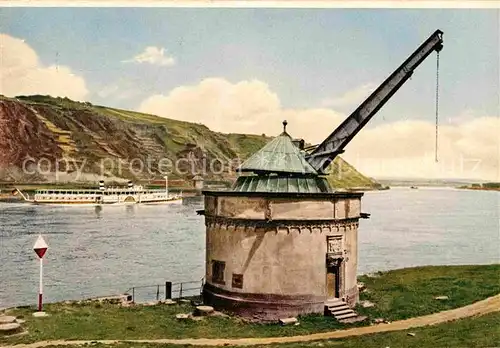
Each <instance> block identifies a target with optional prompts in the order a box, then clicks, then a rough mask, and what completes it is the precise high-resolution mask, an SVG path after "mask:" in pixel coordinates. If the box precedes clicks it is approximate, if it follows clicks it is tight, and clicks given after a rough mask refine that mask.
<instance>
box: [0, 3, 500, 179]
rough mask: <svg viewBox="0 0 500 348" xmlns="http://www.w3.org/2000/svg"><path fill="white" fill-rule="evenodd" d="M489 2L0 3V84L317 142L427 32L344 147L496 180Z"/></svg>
mask: <svg viewBox="0 0 500 348" xmlns="http://www.w3.org/2000/svg"><path fill="white" fill-rule="evenodd" d="M499 18H500V15H499V10H498V9H474V10H472V9H462V10H460V9H335V8H329V9H325V8H322V9H307V8H274V9H271V8H230V9H229V8H109V7H108V8H33V7H23V8H15V7H14V8H7V7H4V8H0V33H1V36H0V45H1V46H0V48H1V50H2V61H1V64H0V73H1V75H0V77H1V81H2V83H1V84H0V94H4V95H7V96H15V95H21V94H50V95H53V96H56V95H58V96H67V97H69V98H72V99H76V100H85V101H90V102H92V103H94V104H100V105H106V106H113V107H117V108H123V109H132V110H138V111H143V112H148V113H153V114H157V115H159V116H163V117H169V118H175V119H181V120H186V121H191V122H197V123H203V124H206V125H207V126H208V127H209V128H211V129H213V130H216V131H220V132H225V133H228V132H238V133H255V134H262V133H265V134H267V135H276V134H278V133H279V132H280V129H281V127H282V126H281V122H282V120H283V119H287V120H288V122H289V126H288V130H289V132H290V133H291V135H292V136H294V137H297V138H304V139H305V140H306V141H308V142H310V143H312V144H315V143H319V142H321V141H322V140H323V139H324V138H325V137H326V136H328V135H329V134H330V133H331V132H332V131H333V130H334V129H335V127H336V125H338V124H339V123H340V122H341V121H342V120H343V119H344V118H345V117H347V116H348V115H349V114H350V113H351V112H352V111H354V109H356V107H357V106H358V105H359V104H360V103H361V102H362V101H363V100H364V99H365V98H366V97H367V96H368V95H369V93H370V92H371V91H373V90H374V89H375V88H376V87H377V86H378V85H379V84H380V83H381V82H382V81H383V80H384V79H385V78H386V77H387V76H389V75H390V74H391V73H392V71H393V70H395V69H396V68H397V67H398V66H399V65H400V64H401V63H402V62H403V61H404V60H405V59H406V58H407V56H409V55H410V54H411V53H412V52H413V51H414V50H415V49H416V48H417V47H418V46H419V45H420V44H421V43H422V42H423V41H425V39H427V37H429V36H430V35H431V34H432V33H433V32H434V31H435V30H436V29H440V30H442V31H443V32H444V48H443V50H442V51H441V54H440V70H439V74H440V88H439V91H440V99H439V110H440V112H439V117H440V129H439V134H440V137H439V143H440V150H439V153H438V155H439V159H440V160H439V162H437V163H436V162H435V161H434V147H435V143H434V133H435V129H434V122H435V91H436V54H435V53H434V54H432V55H431V56H429V57H428V58H427V59H426V60H425V61H424V62H423V63H422V64H421V66H420V67H419V68H417V70H416V71H415V73H414V74H413V76H412V78H411V80H409V81H408V82H407V83H406V84H405V85H404V86H403V87H402V88H401V89H400V90H399V91H398V92H397V93H396V94H395V95H394V96H393V97H392V98H391V100H390V101H389V102H388V103H387V104H386V105H385V106H384V107H383V108H382V109H381V110H380V111H379V112H378V114H377V115H376V116H375V117H374V118H373V119H372V121H370V123H369V124H368V125H367V126H366V127H365V129H363V130H362V131H361V132H360V133H359V134H358V136H356V138H355V139H354V140H353V141H352V142H351V143H350V144H349V145H348V146H347V148H346V153H345V155H344V157H345V158H346V159H347V160H348V161H350V162H352V163H353V164H354V165H355V166H356V167H357V168H358V169H360V170H361V171H362V172H363V173H365V174H367V175H370V176H375V177H426V178H431V177H432V178H435V177H441V178H477V179H484V180H500V179H499V176H500V170H499V155H500V153H499V146H500V145H499V137H498V134H497V133H498V132H500V129H499V125H500V123H499V119H498V110H499V91H500V87H499V60H500V56H499V52H500V51H499Z"/></svg>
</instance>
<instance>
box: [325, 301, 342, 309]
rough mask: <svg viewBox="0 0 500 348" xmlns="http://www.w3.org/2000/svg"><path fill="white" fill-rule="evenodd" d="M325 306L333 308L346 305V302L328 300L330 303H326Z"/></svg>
mask: <svg viewBox="0 0 500 348" xmlns="http://www.w3.org/2000/svg"><path fill="white" fill-rule="evenodd" d="M325 306H327V307H328V308H334V307H342V306H347V303H345V302H342V301H340V302H330V303H326V304H325Z"/></svg>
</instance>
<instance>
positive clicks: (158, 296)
mask: <svg viewBox="0 0 500 348" xmlns="http://www.w3.org/2000/svg"><path fill="white" fill-rule="evenodd" d="M159 299H160V285H159V284H158V285H157V286H156V301H158V300H159Z"/></svg>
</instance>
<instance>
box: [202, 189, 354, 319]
mask: <svg viewBox="0 0 500 348" xmlns="http://www.w3.org/2000/svg"><path fill="white" fill-rule="evenodd" d="M359 202H360V198H354V199H351V198H348V199H339V198H335V197H334V196H333V197H331V198H330V199H322V200H318V199H302V200H300V199H285V198H279V197H244V196H229V197H226V196H222V195H220V196H206V197H205V215H206V243H207V248H206V250H207V254H206V266H207V267H206V283H207V286H206V287H205V295H204V297H205V300H206V301H208V302H209V303H211V304H213V305H215V306H216V307H217V306H218V305H219V306H221V307H223V308H225V309H230V310H231V309H232V310H234V311H235V312H237V313H238V314H241V315H245V316H249V315H250V316H256V315H257V316H259V317H261V318H264V319H275V318H279V317H281V316H283V315H298V314H301V313H311V312H319V313H322V312H323V304H324V301H325V300H326V299H327V290H326V255H327V239H328V238H329V237H332V236H336V238H341V240H342V247H343V250H342V255H341V257H342V258H343V261H342V263H341V269H340V272H341V274H342V277H341V278H342V281H341V284H340V296H341V297H345V296H347V295H348V297H349V298H347V300H348V302H349V303H350V304H354V303H355V301H357V286H356V273H357V227H358V223H357V221H358V218H359V215H360V204H359ZM274 221H276V222H275V223H274ZM214 261H220V262H223V263H224V276H223V281H220V280H218V281H216V282H214V281H213V274H212V263H213V262H214ZM234 275H235V276H234ZM233 277H239V281H238V282H237V283H234V281H233V280H234V279H233Z"/></svg>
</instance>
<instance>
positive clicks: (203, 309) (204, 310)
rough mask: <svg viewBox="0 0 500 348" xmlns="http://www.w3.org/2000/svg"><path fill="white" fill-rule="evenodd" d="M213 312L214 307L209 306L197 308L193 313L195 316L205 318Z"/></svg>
mask: <svg viewBox="0 0 500 348" xmlns="http://www.w3.org/2000/svg"><path fill="white" fill-rule="evenodd" d="M213 312H214V307H211V306H198V307H196V310H195V311H194V315H195V316H205V315H210V314H212V313H213Z"/></svg>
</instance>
